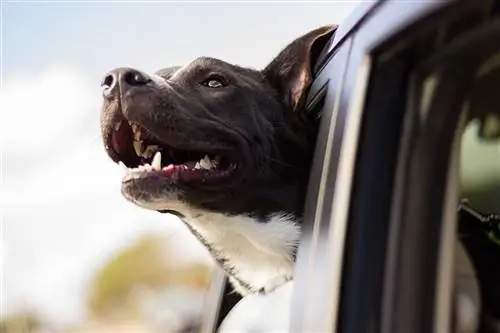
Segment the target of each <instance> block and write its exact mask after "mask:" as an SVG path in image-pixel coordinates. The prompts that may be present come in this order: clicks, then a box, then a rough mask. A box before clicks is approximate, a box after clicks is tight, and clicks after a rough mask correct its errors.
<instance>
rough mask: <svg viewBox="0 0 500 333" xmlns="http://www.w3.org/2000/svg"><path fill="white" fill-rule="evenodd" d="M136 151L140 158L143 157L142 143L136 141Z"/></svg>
mask: <svg viewBox="0 0 500 333" xmlns="http://www.w3.org/2000/svg"><path fill="white" fill-rule="evenodd" d="M133 144H134V150H135V153H136V154H137V155H138V156H141V155H142V141H134V143H133Z"/></svg>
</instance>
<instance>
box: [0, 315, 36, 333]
mask: <svg viewBox="0 0 500 333" xmlns="http://www.w3.org/2000/svg"><path fill="white" fill-rule="evenodd" d="M40 327H41V322H40V319H39V318H38V316H37V315H36V314H34V313H32V312H25V313H17V314H14V315H10V316H7V317H5V318H2V320H0V333H34V332H36V331H37V330H38V329H39V328H40Z"/></svg>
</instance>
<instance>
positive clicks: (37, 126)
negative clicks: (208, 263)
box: [0, 67, 207, 323]
mask: <svg viewBox="0 0 500 333" xmlns="http://www.w3.org/2000/svg"><path fill="white" fill-rule="evenodd" d="M7 83H8V84H7V86H6V88H5V90H4V91H2V92H1V96H0V109H1V110H2V118H3V119H2V122H1V131H2V132H1V133H2V144H1V146H0V148H1V149H2V150H3V151H4V152H5V148H8V149H7V151H8V152H9V151H10V152H12V149H13V148H16V149H21V150H22V151H21V153H22V154H17V155H9V154H7V155H6V156H5V155H4V157H7V158H9V159H14V160H13V161H12V160H9V161H8V165H9V166H10V165H13V166H15V165H19V164H20V163H23V161H26V160H28V161H30V157H31V156H37V155H36V153H37V152H40V151H47V152H51V154H50V155H48V157H47V159H48V163H46V165H45V167H43V168H41V167H38V165H37V160H32V161H31V163H33V167H32V168H30V169H29V170H28V171H27V172H25V173H24V174H18V173H11V174H9V173H8V174H7V176H8V177H9V178H8V179H7V182H5V184H4V185H8V186H2V188H1V191H2V197H1V199H2V205H3V212H2V215H3V231H4V233H3V236H4V239H3V240H2V243H3V250H4V252H3V253H2V256H3V260H2V261H3V262H2V263H3V265H4V266H3V269H4V283H5V294H4V295H2V296H3V297H4V300H5V303H6V304H5V306H6V308H5V310H6V311H7V312H9V311H15V310H16V309H18V308H19V307H23V306H29V307H30V308H34V309H36V310H37V311H40V312H41V313H43V314H44V315H46V316H47V317H48V318H49V319H50V320H52V321H54V322H56V323H68V322H75V321H78V320H80V319H82V316H83V315H84V307H83V305H84V296H85V292H86V291H87V290H86V289H85V288H86V286H87V282H88V279H89V278H90V277H91V276H92V274H93V272H94V271H95V269H96V268H97V267H98V266H99V265H101V264H102V263H103V262H104V261H105V260H107V258H109V256H110V255H112V254H113V253H114V252H115V251H117V250H118V249H120V248H123V247H124V246H126V245H127V244H129V243H130V241H132V240H133V239H135V238H136V237H138V236H139V235H140V234H143V233H147V232H157V233H158V232H160V233H175V234H176V236H179V237H175V238H176V240H178V241H179V242H176V246H178V247H179V251H181V252H182V253H183V256H182V257H184V258H189V257H191V258H193V256H194V258H201V259H204V260H206V259H207V255H206V253H205V252H203V251H202V250H201V246H200V245H198V244H197V243H196V242H195V241H194V237H192V236H188V235H189V233H188V231H187V230H186V229H185V228H184V226H183V225H182V224H181V223H180V222H179V221H178V220H177V219H175V218H173V217H169V216H168V215H163V214H162V215H160V214H157V213H155V212H148V211H145V210H142V209H139V208H137V207H135V206H134V205H132V204H131V203H128V202H126V201H125V199H123V198H122V196H121V195H120V179H121V177H122V175H121V170H119V168H118V167H117V166H116V165H115V164H113V163H112V162H111V161H110V160H109V159H108V158H107V156H106V154H105V152H104V150H103V148H102V144H101V142H100V138H99V137H98V136H97V134H98V126H97V125H98V121H99V119H98V117H99V104H100V91H99V89H94V86H95V84H94V83H93V82H90V80H88V79H86V78H85V76H84V75H83V73H81V72H78V71H76V70H74V69H71V68H63V67H57V68H54V69H49V70H47V71H45V72H43V73H41V74H40V75H39V76H34V77H18V78H9V79H8V80H7ZM97 88H99V87H98V84H97ZM92 113H94V114H95V118H96V122H95V124H96V127H90V126H89V128H85V131H83V133H82V132H80V133H78V132H77V133H78V134H77V135H78V136H79V137H78V138H77V140H74V145H72V146H71V149H69V150H65V151H58V150H57V149H55V148H54V146H53V144H54V142H56V143H57V142H58V140H70V139H72V138H71V136H72V135H73V132H72V130H71V129H73V128H77V127H78V126H79V125H81V119H82V118H84V117H86V116H87V115H88V114H92ZM75 135H76V134H75ZM16 159H18V160H16ZM21 159H22V161H21ZM190 250H191V251H190ZM189 254H191V256H189Z"/></svg>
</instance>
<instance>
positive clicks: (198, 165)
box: [194, 162, 201, 170]
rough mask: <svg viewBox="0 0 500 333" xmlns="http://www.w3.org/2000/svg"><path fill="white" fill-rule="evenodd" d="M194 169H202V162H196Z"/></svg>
mask: <svg viewBox="0 0 500 333" xmlns="http://www.w3.org/2000/svg"><path fill="white" fill-rule="evenodd" d="M194 169H195V170H199V169H201V165H200V162H196V165H195V166H194Z"/></svg>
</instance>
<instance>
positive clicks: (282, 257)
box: [147, 202, 300, 295]
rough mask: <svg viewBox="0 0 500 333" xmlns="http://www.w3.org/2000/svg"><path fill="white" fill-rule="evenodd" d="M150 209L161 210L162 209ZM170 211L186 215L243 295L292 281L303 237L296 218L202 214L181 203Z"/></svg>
mask: <svg viewBox="0 0 500 333" xmlns="http://www.w3.org/2000/svg"><path fill="white" fill-rule="evenodd" d="M148 206H149V207H147V208H149V209H156V210H161V207H159V206H160V205H153V206H151V205H148ZM162 206H163V205H162ZM169 207H170V208H171V209H172V208H173V209H174V210H175V211H176V212H179V213H180V214H182V215H183V216H182V217H181V220H182V221H183V222H184V223H185V224H186V225H187V227H188V228H189V229H190V230H191V232H192V233H193V234H194V235H195V236H196V237H197V238H198V240H199V241H201V242H202V243H203V245H204V246H205V247H206V248H207V249H208V251H209V252H210V253H211V255H212V256H213V258H214V259H215V260H216V261H217V262H218V263H219V265H220V266H221V267H222V268H223V269H224V270H225V271H226V273H227V275H228V276H229V279H230V280H231V282H232V284H233V286H234V288H235V289H236V291H237V292H239V293H240V294H242V295H247V294H250V293H263V294H265V293H269V292H271V291H273V290H274V289H275V288H277V287H279V286H280V285H282V284H283V283H285V282H286V281H288V280H290V279H292V275H293V263H294V256H295V250H296V246H297V245H298V242H299V237H300V226H299V225H300V223H299V221H298V219H299V217H297V216H296V215H292V214H287V213H283V212H276V213H274V214H269V215H268V217H267V219H266V220H259V219H258V218H255V217H250V216H247V215H225V214H222V213H217V212H210V211H205V210H200V209H196V208H193V207H190V206H189V205H187V204H184V203H180V202H177V204H175V205H172V203H170V204H169Z"/></svg>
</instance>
